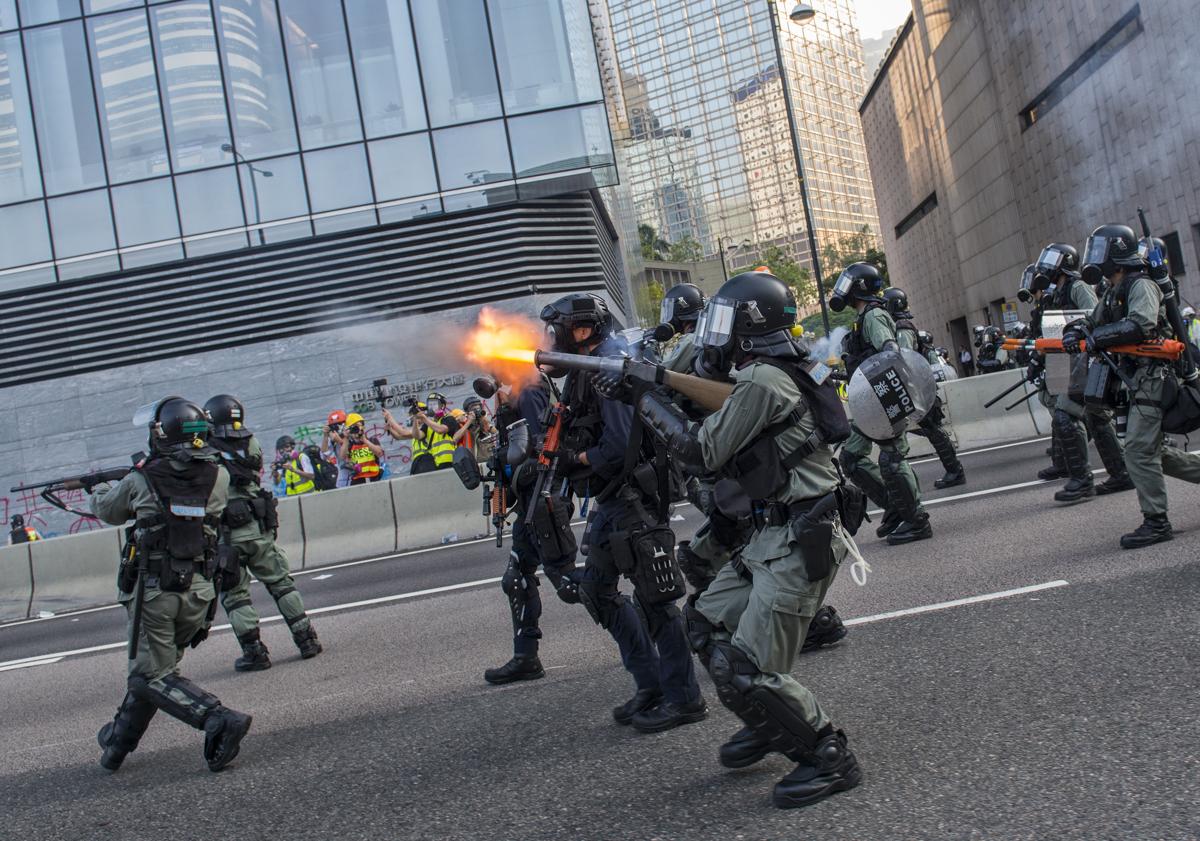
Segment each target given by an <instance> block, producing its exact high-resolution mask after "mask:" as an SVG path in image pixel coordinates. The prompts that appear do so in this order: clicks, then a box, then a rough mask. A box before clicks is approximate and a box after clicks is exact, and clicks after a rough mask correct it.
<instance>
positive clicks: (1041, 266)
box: [1034, 247, 1066, 276]
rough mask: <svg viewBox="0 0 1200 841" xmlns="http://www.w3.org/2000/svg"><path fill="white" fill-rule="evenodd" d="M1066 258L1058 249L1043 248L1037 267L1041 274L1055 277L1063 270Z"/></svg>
mask: <svg viewBox="0 0 1200 841" xmlns="http://www.w3.org/2000/svg"><path fill="white" fill-rule="evenodd" d="M1065 258H1066V255H1064V254H1063V253H1062V252H1061V251H1059V250H1058V249H1057V248H1049V247H1047V248H1043V249H1042V253H1041V256H1039V257H1038V259H1037V263H1035V264H1034V265H1035V267H1036V268H1037V270H1038V271H1039V272H1043V273H1045V274H1047V275H1050V276H1053V275H1054V273H1055V272H1057V271H1058V270H1059V269H1060V268H1062V264H1063V260H1064V259H1065Z"/></svg>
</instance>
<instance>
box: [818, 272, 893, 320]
mask: <svg viewBox="0 0 1200 841" xmlns="http://www.w3.org/2000/svg"><path fill="white" fill-rule="evenodd" d="M882 289H883V275H881V274H880V273H879V269H877V268H875V267H874V266H872V265H871V264H870V263H851V264H850V265H849V266H846V268H845V269H843V270H842V273H841V274H840V275H838V279H837V280H836V281H834V283H833V291H831V292H830V293H829V308H830V309H831V310H833V311H834V312H841V311H842V310H844V309H845V308H846V305H847V304H850V303H852V302H854V301H870V300H872V299H874V298H876V297H878V295H879V293H880V291H881V290H882Z"/></svg>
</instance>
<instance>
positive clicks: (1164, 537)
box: [1121, 514, 1174, 549]
mask: <svg viewBox="0 0 1200 841" xmlns="http://www.w3.org/2000/svg"><path fill="white" fill-rule="evenodd" d="M1142 517H1143V520H1142V524H1141V525H1140V526H1138V527H1137V528H1136V529H1134V530H1133V531H1131V532H1130V533H1129V534H1126V535H1122V536H1121V548H1122V549H1141V548H1142V547H1143V546H1150V545H1152V544H1155V543H1165V542H1166V541H1168V540H1170V539H1171V538H1172V537H1174V534H1172V532H1171V522H1170V521H1169V520H1168V519H1167V515H1166V514H1143V515H1142Z"/></svg>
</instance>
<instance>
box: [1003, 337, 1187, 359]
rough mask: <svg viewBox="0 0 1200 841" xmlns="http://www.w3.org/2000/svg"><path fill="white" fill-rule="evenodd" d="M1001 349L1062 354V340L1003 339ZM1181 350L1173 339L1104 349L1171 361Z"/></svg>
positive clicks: (1082, 344) (1180, 344)
mask: <svg viewBox="0 0 1200 841" xmlns="http://www.w3.org/2000/svg"><path fill="white" fill-rule="evenodd" d="M1003 347H1004V349H1005V350H1007V351H1015V350H1036V351H1037V352H1038V353H1063V352H1064V351H1063V344H1062V339H1033V340H1029V339H1005V340H1004V345H1003ZM1079 349H1080V350H1081V351H1083V352H1086V351H1087V342H1086V341H1082V342H1080V343H1079ZM1183 349H1184V344H1183V342H1178V341H1175V340H1174V339H1154V340H1151V341H1146V342H1138V343H1137V344H1136V345H1117V346H1116V347H1110V348H1105V350H1106V351H1108V352H1109V353H1124V354H1129V355H1130V356H1148V357H1150V358H1152V359H1168V360H1171V361H1175V360H1177V359H1179V358H1180V357H1181V356H1183Z"/></svg>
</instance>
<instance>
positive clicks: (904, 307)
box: [883, 286, 908, 318]
mask: <svg viewBox="0 0 1200 841" xmlns="http://www.w3.org/2000/svg"><path fill="white" fill-rule="evenodd" d="M883 305H884V307H886V308H887V311H888V314H889V315H891V316H892V317H893V318H895V317H896V316H898V315H900V314H902V313H903V314H905V315H907V314H908V295H907V294H906V293H905V291H904V290H903V289H900V288H898V287H896V286H892V287H890V288H888V289H887V290H885V291H884V293H883Z"/></svg>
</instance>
